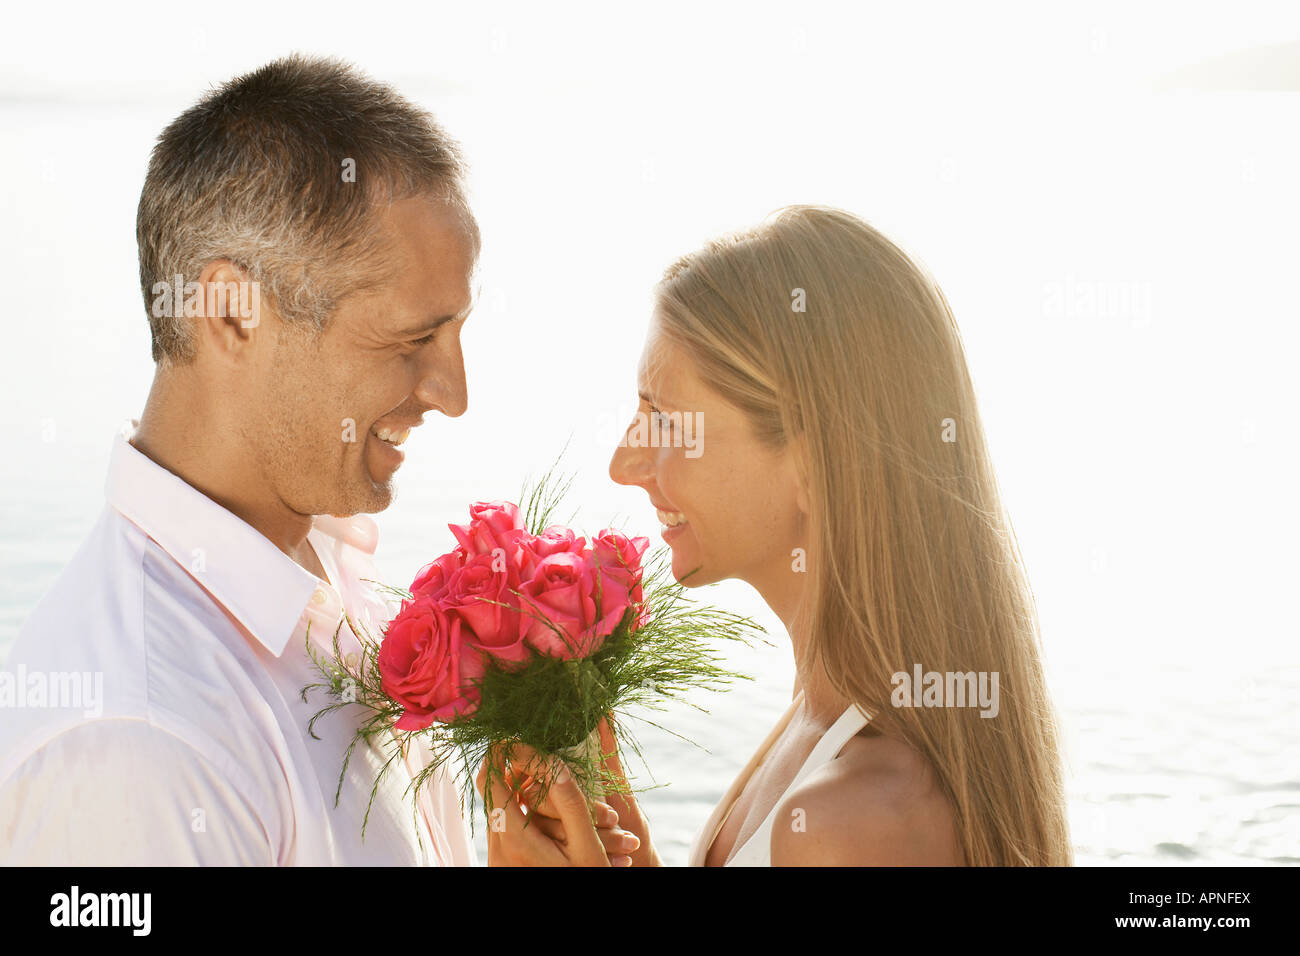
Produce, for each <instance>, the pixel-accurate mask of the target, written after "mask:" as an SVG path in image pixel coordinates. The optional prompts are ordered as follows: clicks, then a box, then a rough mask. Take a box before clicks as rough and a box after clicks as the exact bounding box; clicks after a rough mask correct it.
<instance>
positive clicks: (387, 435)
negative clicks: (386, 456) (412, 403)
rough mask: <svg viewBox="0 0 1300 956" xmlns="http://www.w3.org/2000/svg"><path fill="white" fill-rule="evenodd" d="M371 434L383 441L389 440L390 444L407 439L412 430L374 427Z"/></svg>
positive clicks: (398, 443)
mask: <svg viewBox="0 0 1300 956" xmlns="http://www.w3.org/2000/svg"><path fill="white" fill-rule="evenodd" d="M370 434H372V435H374V436H375V437H376V438H378V439H380V440H381V441H386V442H388V443H389V444H390V445H400V444H401V443H402V442H404V441H406V436H407V435H409V434H411V430H410V429H409V428H372V429H370Z"/></svg>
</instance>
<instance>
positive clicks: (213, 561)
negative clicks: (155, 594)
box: [104, 419, 377, 657]
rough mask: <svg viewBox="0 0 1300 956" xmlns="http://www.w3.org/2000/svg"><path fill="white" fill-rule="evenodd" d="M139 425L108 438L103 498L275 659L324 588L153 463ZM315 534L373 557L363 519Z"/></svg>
mask: <svg viewBox="0 0 1300 956" xmlns="http://www.w3.org/2000/svg"><path fill="white" fill-rule="evenodd" d="M138 425H139V422H138V421H136V420H135V419H132V420H131V421H130V422H129V423H127V424H125V425H123V427H122V429H121V430H120V431H119V432H118V434H117V437H116V438H115V439H114V441H113V451H112V454H111V456H110V458H109V466H108V481H107V483H106V485H105V489H104V492H105V495H106V496H107V498H108V503H109V504H110V505H112V507H113V508H115V509H117V511H119V512H120V513H121V514H122V515H123V516H124V517H125V518H127V519H128V520H130V521H131V523H132V524H134V525H136V526H137V527H138V528H140V530H141V531H143V532H144V533H145V534H147V535H148V536H149V537H150V538H152V539H153V540H154V541H156V542H157V543H158V545H159V546H160V547H161V548H162V549H163V550H164V551H166V552H167V553H168V554H169V555H170V556H171V558H172V560H174V561H175V562H176V563H177V564H179V565H180V566H181V567H182V568H184V569H186V571H188V572H189V573H190V575H191V576H192V577H194V578H195V580H197V581H198V582H199V583H200V584H202V585H203V587H204V588H205V589H206V590H207V591H208V592H209V593H210V594H211V595H212V596H213V597H214V598H216V600H218V601H219V602H221V604H222V605H223V606H224V607H225V608H226V610H228V611H229V612H230V613H231V614H232V615H233V616H234V617H235V619H236V620H238V621H239V623H240V624H242V625H243V626H244V627H245V628H247V629H248V631H249V632H250V633H251V634H252V635H253V636H254V637H255V638H256V639H257V640H258V641H259V642H260V643H261V644H262V645H263V646H264V647H265V648H266V649H267V650H268V651H270V652H271V653H272V654H273V655H275V656H276V657H279V656H280V655H281V654H282V653H284V649H285V647H286V646H287V645H288V643H289V639H290V638H291V637H292V636H293V634H294V631H295V630H296V629H297V627H298V621H299V619H300V618H301V617H302V615H303V611H304V609H305V608H306V607H307V605H308V601H309V600H310V599H311V597H312V594H313V593H314V592H315V591H316V589H317V588H318V587H328V586H329V585H328V584H326V582H324V581H322V580H320V579H319V578H317V577H316V575H314V574H312V573H311V572H310V571H308V570H307V569H306V568H304V567H302V566H301V565H299V564H298V563H297V562H296V561H294V560H293V559H292V558H291V557H289V556H288V555H287V554H285V553H284V552H283V551H281V550H280V549H279V548H277V547H276V546H275V545H274V544H273V543H272V542H271V540H270V539H269V538H267V537H266V536H265V535H263V534H262V533H261V532H260V531H258V530H257V529H256V528H254V527H253V526H252V525H250V524H248V523H247V522H245V521H244V520H243V519H242V518H240V517H238V516H237V515H235V514H233V513H232V512H230V511H228V510H226V509H225V508H223V507H222V506H221V505H219V504H217V503H216V502H215V501H213V500H212V499H211V498H209V497H208V496H207V495H205V494H203V493H202V492H201V491H199V490H198V489H197V488H195V487H193V486H192V485H190V484H188V483H187V482H185V481H184V480H183V479H181V478H180V477H178V476H177V475H174V474H172V473H171V472H170V471H168V470H167V469H166V468H163V467H162V466H161V465H159V464H158V463H156V462H155V461H153V460H152V459H151V458H149V457H148V456H147V455H145V454H144V453H143V452H141V451H140V450H139V449H137V448H136V447H135V446H134V445H132V444H131V442H130V440H129V439H130V438H131V437H132V436H133V435H134V433H135V429H136V427H137V426H138ZM312 524H313V528H314V529H319V530H321V531H322V532H323V533H325V534H328V535H330V536H331V537H336V538H339V539H340V540H344V541H346V542H347V543H349V544H352V545H354V546H355V547H359V548H361V549H362V550H364V551H367V552H369V553H373V552H374V549H375V544H376V542H377V532H376V527H375V523H374V521H373V520H372V519H371V518H370V517H369V516H367V515H353V516H352V517H350V518H334V517H329V516H324V515H318V516H316V517H314V518H313V519H312Z"/></svg>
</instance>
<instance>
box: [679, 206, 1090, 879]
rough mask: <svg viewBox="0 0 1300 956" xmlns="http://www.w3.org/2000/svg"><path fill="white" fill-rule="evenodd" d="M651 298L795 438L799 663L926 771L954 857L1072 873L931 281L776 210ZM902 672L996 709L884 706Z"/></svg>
mask: <svg viewBox="0 0 1300 956" xmlns="http://www.w3.org/2000/svg"><path fill="white" fill-rule="evenodd" d="M656 300H657V302H656V304H657V306H658V314H659V315H660V320H661V322H662V327H663V329H664V331H665V333H666V334H667V335H668V336H670V337H671V338H672V339H674V340H675V341H677V342H679V343H680V344H682V345H683V346H684V347H685V348H686V349H687V350H688V351H689V352H690V354H691V355H692V357H693V358H694V360H695V362H696V365H697V371H698V372H699V373H700V375H701V378H702V380H704V381H705V382H708V383H709V384H710V385H711V386H712V387H713V388H714V389H715V390H716V391H717V392H718V393H719V394H720V395H721V397H722V398H724V399H725V400H727V401H728V402H729V403H731V404H732V405H734V406H736V407H737V408H739V409H741V410H742V411H744V412H745V413H746V414H747V416H748V418H749V420H750V421H751V423H752V425H753V428H754V431H755V434H756V435H757V436H758V437H759V438H760V439H761V440H763V441H765V442H768V443H769V444H771V445H773V446H782V445H784V444H785V443H786V442H787V441H789V440H791V438H793V437H797V438H798V439H799V441H800V444H801V445H802V451H801V454H802V458H803V461H804V464H805V466H806V478H807V483H808V495H809V516H808V517H809V529H810V530H809V549H808V555H807V572H808V575H809V580H808V585H807V591H806V592H805V593H806V594H807V596H808V597H807V599H806V600H805V603H804V606H803V607H802V609H801V613H802V615H803V617H802V620H803V621H805V622H806V625H807V627H808V634H809V637H808V640H807V641H806V642H805V647H806V654H805V657H804V659H803V660H802V661H800V667H801V670H803V671H804V672H805V673H813V672H814V671H812V670H809V669H810V668H821V669H822V671H823V673H824V674H825V675H826V678H827V680H828V681H829V682H830V684H831V686H833V687H834V688H835V689H836V690H837V691H838V692H839V693H841V694H842V695H843V696H844V697H846V698H847V699H849V700H851V701H853V702H855V703H857V704H859V705H860V706H861V707H863V708H864V709H865V710H866V711H868V712H869V713H871V714H873V715H875V716H874V720H873V724H874V725H875V726H876V727H877V728H879V729H880V730H882V731H883V732H885V733H892V734H894V735H896V736H898V737H900V738H901V739H903V740H904V741H905V742H906V743H907V744H909V745H910V746H911V747H912V748H913V749H915V750H916V751H917V752H919V753H920V754H921V755H922V756H923V757H924V758H925V759H926V760H927V761H928V763H929V765H930V766H931V767H932V768H934V770H935V771H936V773H937V775H938V778H939V780H940V782H941V784H942V786H943V788H944V790H945V793H946V795H947V797H948V798H949V800H950V801H951V803H952V806H953V807H954V809H955V812H956V822H957V836H958V840H959V843H960V847H961V850H962V852H963V854H964V857H965V859H966V862H967V863H969V864H972V865H993V866H1009V865H1068V864H1070V863H1071V862H1072V861H1073V855H1072V852H1071V848H1070V840H1069V831H1068V827H1067V824H1066V818H1065V798H1064V790H1063V784H1062V772H1061V763H1060V755H1059V752H1058V732H1057V726H1056V721H1055V717H1054V713H1053V708H1052V705H1051V701H1050V699H1049V697H1048V694H1047V688H1046V682H1045V680H1044V676H1043V669H1042V663H1041V659H1040V641H1039V634H1038V623H1037V611H1036V608H1035V606H1034V599H1033V594H1032V592H1031V591H1030V589H1029V586H1028V582H1027V578H1026V576H1025V572H1024V566H1023V561H1022V559H1021V556H1020V551H1019V547H1018V545H1017V543H1016V540H1015V536H1014V534H1013V532H1012V530H1011V525H1010V521H1009V519H1008V517H1007V515H1006V514H1005V512H1004V510H1003V508H1002V504H1001V500H1000V496H999V493H998V487H997V480H996V478H995V476H994V472H993V468H992V466H991V463H990V461H989V454H988V447H987V443H986V440H985V436H984V431H983V427H982V425H981V424H980V418H979V413H978V410H977V407H976V401H975V393H974V389H973V387H972V385H971V379H970V374H969V372H968V370H967V366H966V357H965V352H964V350H963V348H962V342H961V336H960V334H959V333H958V331H957V325H956V322H955V320H954V318H953V315H952V310H951V309H950V308H949V306H948V302H947V300H946V299H945V298H944V295H943V293H942V292H941V291H940V290H939V288H938V286H937V285H936V284H935V282H934V281H933V280H932V279H931V278H930V277H929V276H928V274H927V273H926V272H925V271H924V270H923V269H922V268H921V267H919V266H918V265H917V264H916V263H914V262H913V261H912V260H911V259H910V258H909V257H908V256H907V255H906V254H905V253H904V252H903V251H902V250H900V249H899V248H898V247H897V246H896V245H894V244H893V243H892V242H890V241H889V240H888V239H887V238H885V237H884V236H883V235H881V234H880V233H879V232H877V231H876V230H875V229H873V228H872V227H871V226H869V225H868V224H867V223H865V222H863V221H862V220H860V219H858V218H857V217H855V216H853V215H851V214H849V213H847V212H843V211H841V210H836V209H829V208H824V207H818V206H791V207H787V208H785V209H782V210H779V211H778V212H777V213H775V214H773V216H771V217H770V218H769V219H768V220H767V221H766V222H764V223H763V224H762V225H760V226H758V227H756V228H754V229H751V230H748V231H745V232H742V233H738V234H735V235H732V236H728V237H725V238H723V239H718V240H715V241H713V242H711V243H709V244H708V245H706V246H705V247H704V248H703V249H701V250H700V251H699V252H696V253H693V254H690V255H687V256H685V257H683V258H682V259H680V260H678V261H677V262H675V263H674V264H673V265H672V266H670V267H669V269H668V270H667V272H666V273H665V274H664V278H663V281H662V282H661V283H660V285H659V286H658V287H657V289H656ZM918 664H919V665H923V668H924V670H925V671H927V672H929V671H937V672H939V673H967V672H971V671H974V672H976V673H979V672H985V673H991V672H996V673H997V674H998V693H999V711H998V713H997V715H996V716H995V717H992V718H985V717H981V716H980V713H979V711H978V709H977V708H974V707H921V708H918V707H895V706H893V704H892V703H891V692H892V691H893V686H894V682H893V675H895V674H897V673H900V672H902V673H906V674H908V675H912V674H913V672H914V666H915V665H918Z"/></svg>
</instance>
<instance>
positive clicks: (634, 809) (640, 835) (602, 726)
mask: <svg viewBox="0 0 1300 956" xmlns="http://www.w3.org/2000/svg"><path fill="white" fill-rule="evenodd" d="M597 729H598V730H599V731H600V751H601V753H602V754H603V755H604V765H605V769H606V770H607V771H609V773H610V774H611V775H613V777H614V779H615V780H617V781H618V783H619V785H620V787H621V789H622V791H623V792H621V793H620V792H618V791H613V792H608V793H606V794H605V801H606V803H607V804H608V805H609V806H610V807H612V808H613V810H614V812H615V814H616V816H617V818H618V821H619V826H620V827H621V828H622V829H623V830H625V831H626V832H628V833H631V834H633V835H634V836H635V837H636V838H637V839H638V840H639V841H640V844H641V845H640V847H639V848H637V849H636V850H633V851H632V852H631V854H630V856H631V857H632V865H633V866H663V863H662V862H661V861H660V859H659V854H658V853H657V852H656V851H655V848H654V844H653V843H651V842H650V822H649V821H648V820H647V819H646V818H645V815H644V814H643V813H642V812H641V807H640V805H639V804H638V803H637V802H636V797H635V796H633V795H632V789H631V787H629V786H628V782H627V777H625V776H624V775H623V767H622V765H621V764H620V763H619V759H618V741H617V740H616V739H615V737H614V731H613V730H611V729H610V726H609V722H608V721H607V720H605V719H603V718H602V719H601V721H600V723H599V724H597Z"/></svg>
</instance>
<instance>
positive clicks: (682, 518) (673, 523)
mask: <svg viewBox="0 0 1300 956" xmlns="http://www.w3.org/2000/svg"><path fill="white" fill-rule="evenodd" d="M655 514H657V515H658V516H659V523H660V524H662V525H663V526H664V527H666V528H675V527H677V526H678V525H679V524H686V515H684V514H682V513H681V512H680V511H660V510H659V509H658V508H656V509H655Z"/></svg>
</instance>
